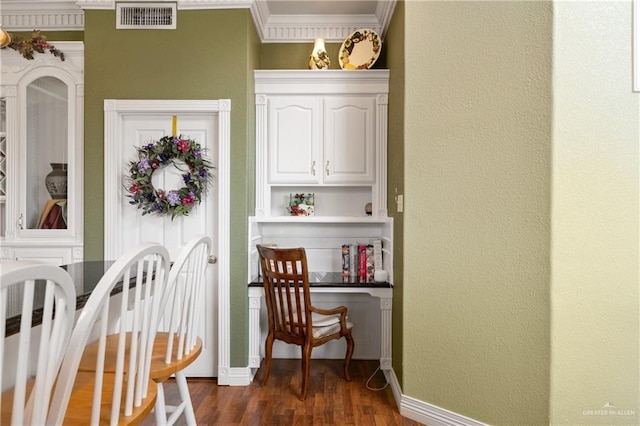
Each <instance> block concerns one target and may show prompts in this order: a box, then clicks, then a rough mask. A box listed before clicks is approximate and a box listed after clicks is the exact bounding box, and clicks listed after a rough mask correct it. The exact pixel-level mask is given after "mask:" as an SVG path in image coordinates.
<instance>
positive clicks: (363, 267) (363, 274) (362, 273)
mask: <svg viewBox="0 0 640 426" xmlns="http://www.w3.org/2000/svg"><path fill="white" fill-rule="evenodd" d="M358 264H359V267H358V281H359V282H361V283H365V282H367V245H366V244H360V245H359V246H358Z"/></svg>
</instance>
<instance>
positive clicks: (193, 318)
mask: <svg viewBox="0 0 640 426" xmlns="http://www.w3.org/2000/svg"><path fill="white" fill-rule="evenodd" d="M210 249H211V239H210V238H209V237H206V236H201V237H196V238H194V239H192V240H191V241H189V242H188V243H187V244H186V245H185V247H184V248H183V249H182V251H181V253H180V255H179V256H178V258H177V259H176V261H175V262H174V263H173V266H172V267H171V272H170V274H169V280H168V283H167V292H166V294H165V300H164V301H163V303H162V306H164V317H163V320H162V323H161V325H160V330H162V331H160V332H158V334H157V336H156V342H155V345H154V349H153V358H152V362H151V378H152V379H153V380H154V381H155V382H156V383H157V386H158V398H157V400H156V405H155V415H156V424H158V425H164V424H171V425H172V424H174V423H175V422H176V420H177V419H178V418H179V417H180V415H181V414H182V413H183V412H184V415H185V418H186V421H187V424H189V425H195V424H196V418H195V413H194V411H193V405H192V404H191V396H190V395H189V387H188V385H187V378H186V376H185V373H184V370H185V368H186V367H188V366H189V365H191V363H193V362H194V361H195V360H196V358H198V356H199V355H200V352H201V351H202V339H201V338H200V335H201V334H202V333H203V332H204V309H205V306H204V301H205V278H206V269H207V264H208V259H209V252H210ZM165 303H166V305H165ZM208 308H209V309H210V308H211V307H208ZM171 375H175V379H176V383H177V385H178V391H179V396H180V400H181V402H180V404H179V405H178V406H171V405H167V404H166V402H165V397H164V388H163V382H165V381H166V380H167V379H168V378H169V377H170V376H171ZM167 412H170V413H171V417H169V418H168V419H167Z"/></svg>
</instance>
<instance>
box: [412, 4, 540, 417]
mask: <svg viewBox="0 0 640 426" xmlns="http://www.w3.org/2000/svg"><path fill="white" fill-rule="evenodd" d="M405 8H406V13H405V52H406V54H405V58H406V63H405V67H406V73H405V76H406V80H405V84H406V88H405V99H406V102H405V108H406V109H405V137H404V143H405V195H406V197H405V213H404V226H405V233H404V319H403V341H404V345H403V346H404V347H403V384H404V386H403V391H404V393H405V394H406V395H408V396H411V397H413V398H417V399H419V400H421V401H425V402H429V403H431V404H435V405H437V406H440V407H443V408H446V409H449V410H451V411H454V412H457V413H460V414H463V415H467V416H469V417H472V418H474V419H477V420H481V421H484V422H488V423H491V424H546V423H547V422H548V410H549V407H548V401H549V358H550V345H549V339H550V337H549V329H550V325H549V322H550V307H549V305H550V301H549V273H550V266H549V258H550V252H549V250H550V203H549V201H550V178H551V135H550V133H551V29H552V4H551V3H550V2H457V1H451V2H440V1H434V2H413V1H409V2H406V3H405Z"/></svg>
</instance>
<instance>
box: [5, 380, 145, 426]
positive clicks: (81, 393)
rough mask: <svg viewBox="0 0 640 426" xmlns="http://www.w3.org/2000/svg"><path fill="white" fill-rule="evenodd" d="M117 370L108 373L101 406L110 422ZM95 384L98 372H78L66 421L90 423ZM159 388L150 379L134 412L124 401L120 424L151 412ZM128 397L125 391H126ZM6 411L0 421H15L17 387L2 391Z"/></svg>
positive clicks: (102, 420) (139, 419)
mask: <svg viewBox="0 0 640 426" xmlns="http://www.w3.org/2000/svg"><path fill="white" fill-rule="evenodd" d="M114 378H115V376H114V375H113V374H105V375H104V383H103V392H102V403H101V405H102V407H103V409H101V410H100V413H101V416H100V424H109V415H110V413H111V411H110V407H111V400H112V398H113V381H114ZM34 383H35V380H30V381H29V382H27V385H26V389H27V393H30V392H31V389H32V388H33V385H34ZM94 384H95V373H93V372H79V373H77V374H76V380H75V383H74V385H73V390H72V392H71V397H70V398H69V403H70V404H71V406H72V407H73V410H67V413H66V415H65V418H64V425H65V426H67V425H83V426H84V425H86V424H87V419H89V418H91V408H92V406H93V387H94ZM156 396H157V390H156V385H155V382H153V381H151V380H150V381H149V392H148V393H147V397H146V398H144V399H143V403H142V405H141V406H139V407H136V408H134V411H133V413H132V414H131V415H130V416H125V415H124V412H123V411H124V404H122V405H121V413H120V418H121V421H120V422H119V423H118V424H120V425H124V424H128V425H137V424H139V423H140V422H142V420H143V419H144V418H145V417H146V416H147V415H148V414H149V413H150V412H151V410H152V409H153V406H154V404H155V401H156ZM123 398H124V394H123ZM2 403H3V404H2V411H1V413H0V424H3V425H8V424H11V412H12V409H11V408H12V405H13V390H9V391H6V392H3V393H2Z"/></svg>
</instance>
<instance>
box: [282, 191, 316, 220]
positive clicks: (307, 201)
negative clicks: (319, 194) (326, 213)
mask: <svg viewBox="0 0 640 426" xmlns="http://www.w3.org/2000/svg"><path fill="white" fill-rule="evenodd" d="M314 195H315V194H314V193H313V192H310V193H297V194H293V193H292V194H289V205H288V206H287V211H288V212H289V214H290V215H291V216H313V215H314Z"/></svg>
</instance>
